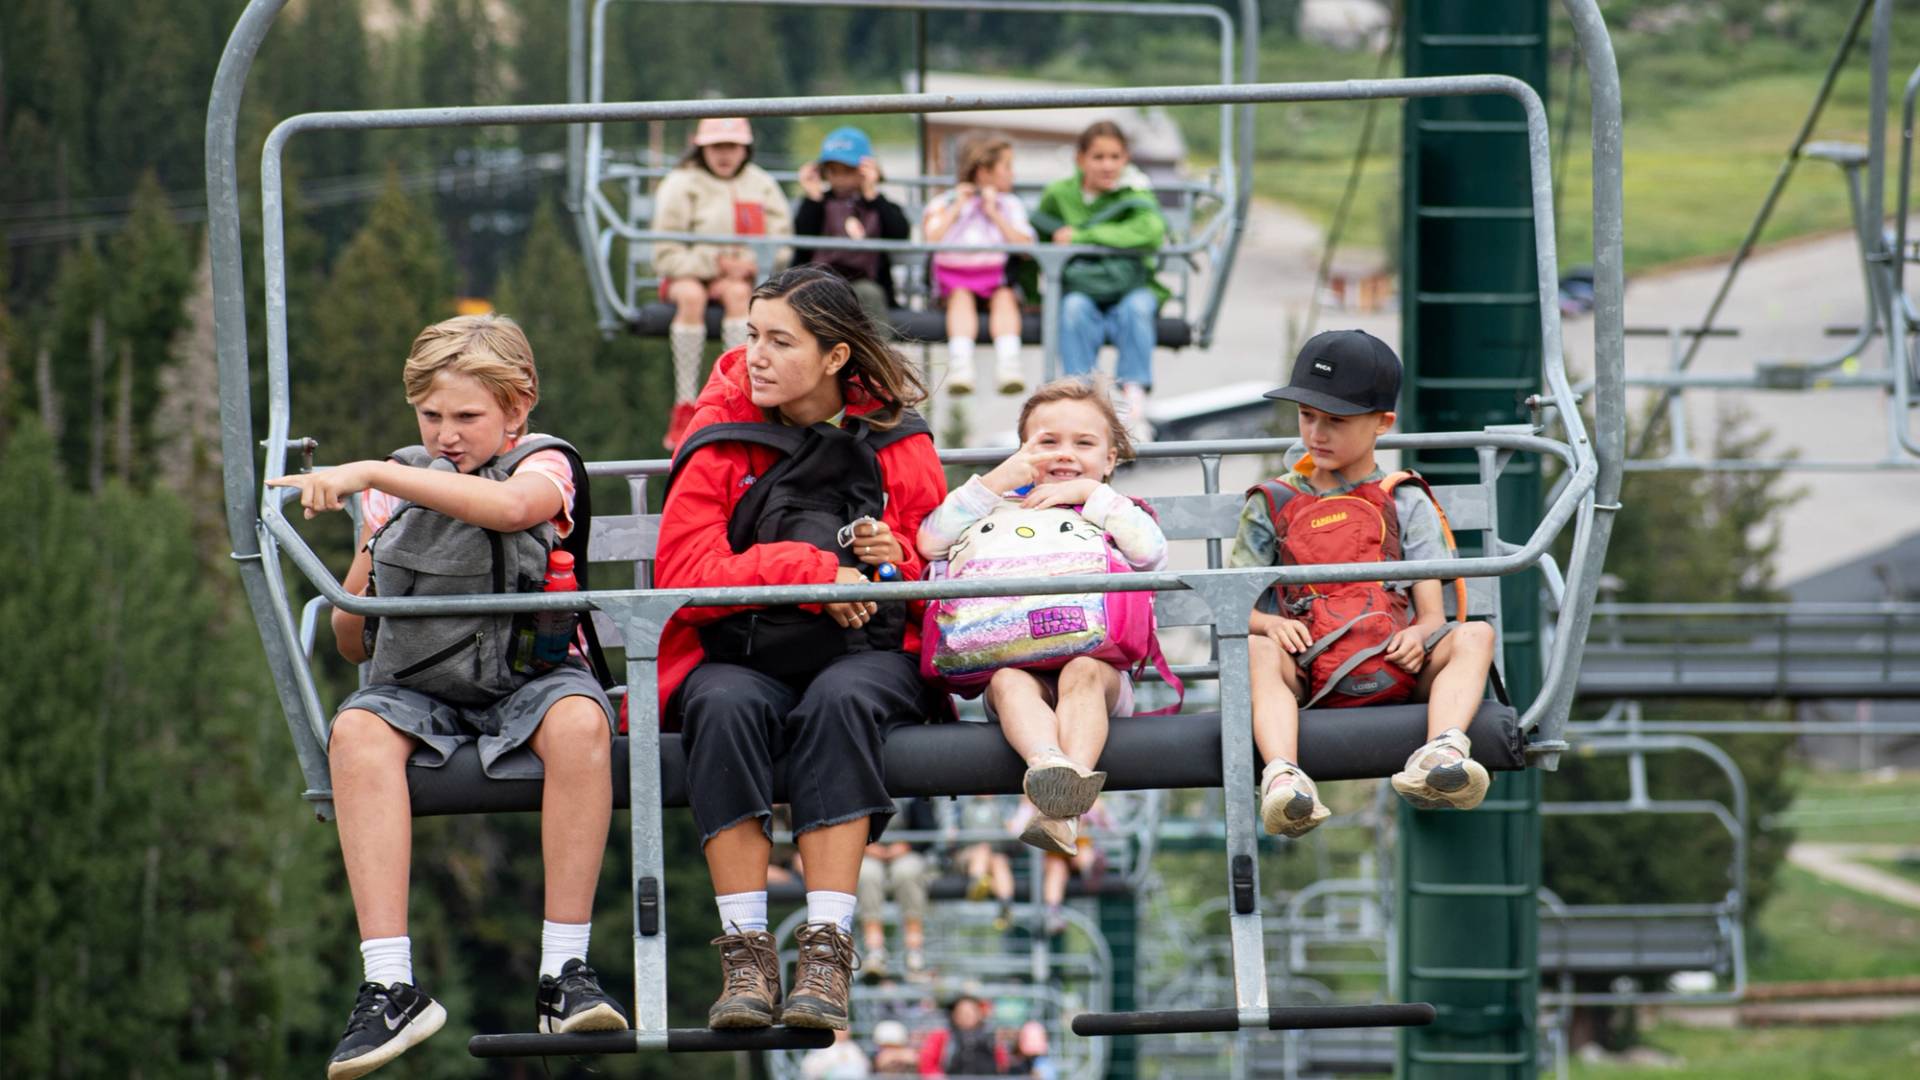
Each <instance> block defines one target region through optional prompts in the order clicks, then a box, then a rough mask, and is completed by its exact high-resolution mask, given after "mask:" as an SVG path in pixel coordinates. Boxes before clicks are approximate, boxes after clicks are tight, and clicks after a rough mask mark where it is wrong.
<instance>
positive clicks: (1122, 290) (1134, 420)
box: [1033, 120, 1167, 443]
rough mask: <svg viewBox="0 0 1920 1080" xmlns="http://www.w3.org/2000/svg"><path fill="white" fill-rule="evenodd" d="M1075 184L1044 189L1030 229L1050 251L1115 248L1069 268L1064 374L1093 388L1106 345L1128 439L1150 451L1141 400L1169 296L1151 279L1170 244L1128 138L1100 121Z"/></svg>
mask: <svg viewBox="0 0 1920 1080" xmlns="http://www.w3.org/2000/svg"><path fill="white" fill-rule="evenodd" d="M1077 146H1078V150H1077V152H1076V153H1075V154H1074V158H1073V162H1074V166H1075V168H1074V170H1073V175H1072V176H1066V177H1062V178H1061V179H1059V180H1056V181H1054V182H1053V183H1051V184H1048V185H1047V187H1046V190H1045V191H1043V192H1042V193H1041V195H1040V208H1039V209H1038V210H1036V211H1034V214H1033V225H1034V228H1036V229H1038V230H1039V231H1040V235H1042V236H1044V237H1046V238H1047V239H1048V240H1049V241H1051V242H1053V243H1055V244H1097V245H1099V246H1101V247H1110V248H1121V249H1124V250H1122V251H1116V252H1114V253H1112V254H1110V255H1082V256H1079V257H1077V258H1075V259H1073V260H1071V261H1069V262H1068V263H1067V266H1066V270H1065V271H1064V272H1063V273H1062V276H1061V280H1060V284H1061V288H1062V290H1063V295H1062V296H1061V297H1060V364H1061V367H1062V368H1064V369H1065V372H1066V374H1068V375H1074V376H1078V377H1080V378H1083V379H1084V378H1090V377H1091V376H1092V374H1093V370H1094V365H1095V362H1096V361H1097V359H1098V358H1099V355H1100V346H1102V345H1104V344H1106V343H1108V342H1112V343H1113V344H1114V346H1115V348H1117V349H1118V350H1119V353H1120V360H1119V363H1118V364H1117V365H1116V366H1115V368H1114V375H1115V379H1116V381H1118V382H1119V383H1120V388H1121V393H1122V394H1123V395H1124V396H1125V398H1126V403H1127V432H1128V434H1129V435H1131V436H1132V438H1133V441H1134V442H1136V443H1141V442H1145V441H1147V440H1148V439H1149V438H1150V437H1151V435H1152V432H1151V430H1150V429H1149V427H1148V426H1147V394H1148V393H1149V392H1150V391H1151V390H1152V389H1153V347H1154V344H1155V343H1156V341H1157V340H1158V339H1157V334H1156V331H1157V326H1156V322H1157V319H1158V316H1159V313H1160V305H1161V303H1162V302H1163V301H1165V300H1166V298H1167V291H1166V289H1165V288H1163V287H1162V286H1161V284H1160V282H1159V281H1158V280H1156V279H1155V277H1154V268H1155V267H1156V266H1157V265H1158V263H1159V259H1158V258H1157V256H1155V254H1154V252H1156V251H1158V250H1159V249H1160V245H1161V243H1162V242H1163V241H1164V240H1165V239H1166V236H1167V219H1166V218H1164V217H1162V216H1161V214H1160V203H1159V201H1158V200H1156V199H1155V198H1154V195H1153V190H1152V188H1151V187H1150V186H1149V185H1148V183H1147V177H1146V174H1145V173H1142V172H1141V171H1140V170H1139V169H1136V168H1134V167H1133V165H1132V162H1131V159H1130V158H1129V157H1128V150H1127V136H1126V135H1125V133H1123V132H1122V131H1121V130H1120V128H1119V126H1118V125H1116V124H1114V123H1112V122H1110V121H1106V120H1102V121H1100V122H1099V123H1097V124H1094V125H1093V126H1091V127H1089V128H1087V130H1085V131H1083V132H1081V133H1080V140H1079V142H1078V144H1077Z"/></svg>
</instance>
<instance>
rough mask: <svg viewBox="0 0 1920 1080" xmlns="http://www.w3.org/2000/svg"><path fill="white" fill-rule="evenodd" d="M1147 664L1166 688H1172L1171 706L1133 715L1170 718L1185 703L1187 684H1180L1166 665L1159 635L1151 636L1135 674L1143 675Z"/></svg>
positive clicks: (1178, 677)
mask: <svg viewBox="0 0 1920 1080" xmlns="http://www.w3.org/2000/svg"><path fill="white" fill-rule="evenodd" d="M1149 663H1151V664H1152V665H1153V670H1154V671H1156V672H1158V673H1159V675H1160V678H1161V679H1162V680H1163V681H1165V682H1166V684H1167V685H1168V686H1171V687H1173V694H1174V699H1173V704H1171V705H1167V706H1165V707H1163V708H1158V709H1154V710H1152V711H1150V712H1137V713H1134V714H1133V715H1135V716H1172V715H1173V714H1174V713H1177V712H1179V711H1180V706H1181V705H1183V704H1185V703H1186V700H1187V684H1185V683H1183V682H1181V681H1180V676H1178V675H1175V674H1174V673H1173V667H1172V665H1170V664H1168V663H1167V654H1166V653H1164V652H1161V651H1160V635H1159V634H1155V635H1154V636H1153V641H1152V643H1151V644H1150V645H1148V646H1147V655H1146V656H1145V657H1144V658H1142V659H1141V661H1140V666H1139V668H1137V669H1136V672H1137V673H1144V672H1145V671H1146V670H1147V665H1148V664H1149Z"/></svg>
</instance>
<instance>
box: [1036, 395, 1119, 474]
mask: <svg viewBox="0 0 1920 1080" xmlns="http://www.w3.org/2000/svg"><path fill="white" fill-rule="evenodd" d="M1055 401H1084V402H1086V403H1087V404H1089V405H1091V406H1093V407H1094V408H1095V409H1096V410H1098V411H1099V413H1100V416H1101V418H1102V419H1104V420H1106V422H1107V438H1108V439H1110V440H1112V442H1113V449H1114V454H1115V458H1114V460H1115V461H1116V462H1119V461H1132V460H1133V439H1132V438H1131V437H1130V436H1128V435H1127V428H1126V425H1125V424H1122V423H1121V422H1120V414H1119V413H1118V412H1116V411H1115V410H1114V408H1113V396H1112V395H1111V394H1109V393H1107V388H1106V386H1105V385H1102V384H1097V383H1089V382H1085V381H1083V380H1080V379H1072V378H1068V379H1055V380H1053V381H1052V382H1050V383H1043V384H1041V386H1040V387H1039V388H1038V389H1036V390H1035V391H1034V392H1033V396H1032V397H1030V398H1028V399H1027V401H1026V404H1024V405H1022V406H1020V423H1019V425H1018V426H1016V427H1015V428H1014V431H1015V432H1017V433H1018V434H1019V436H1020V442H1021V444H1022V445H1025V444H1026V441H1027V418H1028V417H1030V416H1032V415H1033V410H1034V409H1036V408H1038V407H1040V406H1042V405H1048V404H1051V403H1053V402H1055Z"/></svg>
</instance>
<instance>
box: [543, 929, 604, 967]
mask: <svg viewBox="0 0 1920 1080" xmlns="http://www.w3.org/2000/svg"><path fill="white" fill-rule="evenodd" d="M592 936H593V924H592V923H590V922H583V923H563V922H554V921H553V920H552V919H542V920H541V921H540V974H542V975H548V976H552V977H553V978H556V979H557V978H559V977H560V969H561V968H563V967H566V966H567V961H569V960H578V961H580V962H581V963H583V964H584V963H586V960H587V941H588V939H589V938H591V937H592Z"/></svg>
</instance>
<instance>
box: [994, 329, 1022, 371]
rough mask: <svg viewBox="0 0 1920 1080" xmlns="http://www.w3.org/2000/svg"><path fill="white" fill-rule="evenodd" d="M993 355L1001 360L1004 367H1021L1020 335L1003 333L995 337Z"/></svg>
mask: <svg viewBox="0 0 1920 1080" xmlns="http://www.w3.org/2000/svg"><path fill="white" fill-rule="evenodd" d="M993 355H994V356H995V357H997V358H999V360H1000V366H1001V367H1002V368H1016V369H1017V368H1019V366H1020V335H1019V334H1001V335H1000V336H999V337H997V338H994V339H993Z"/></svg>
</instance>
